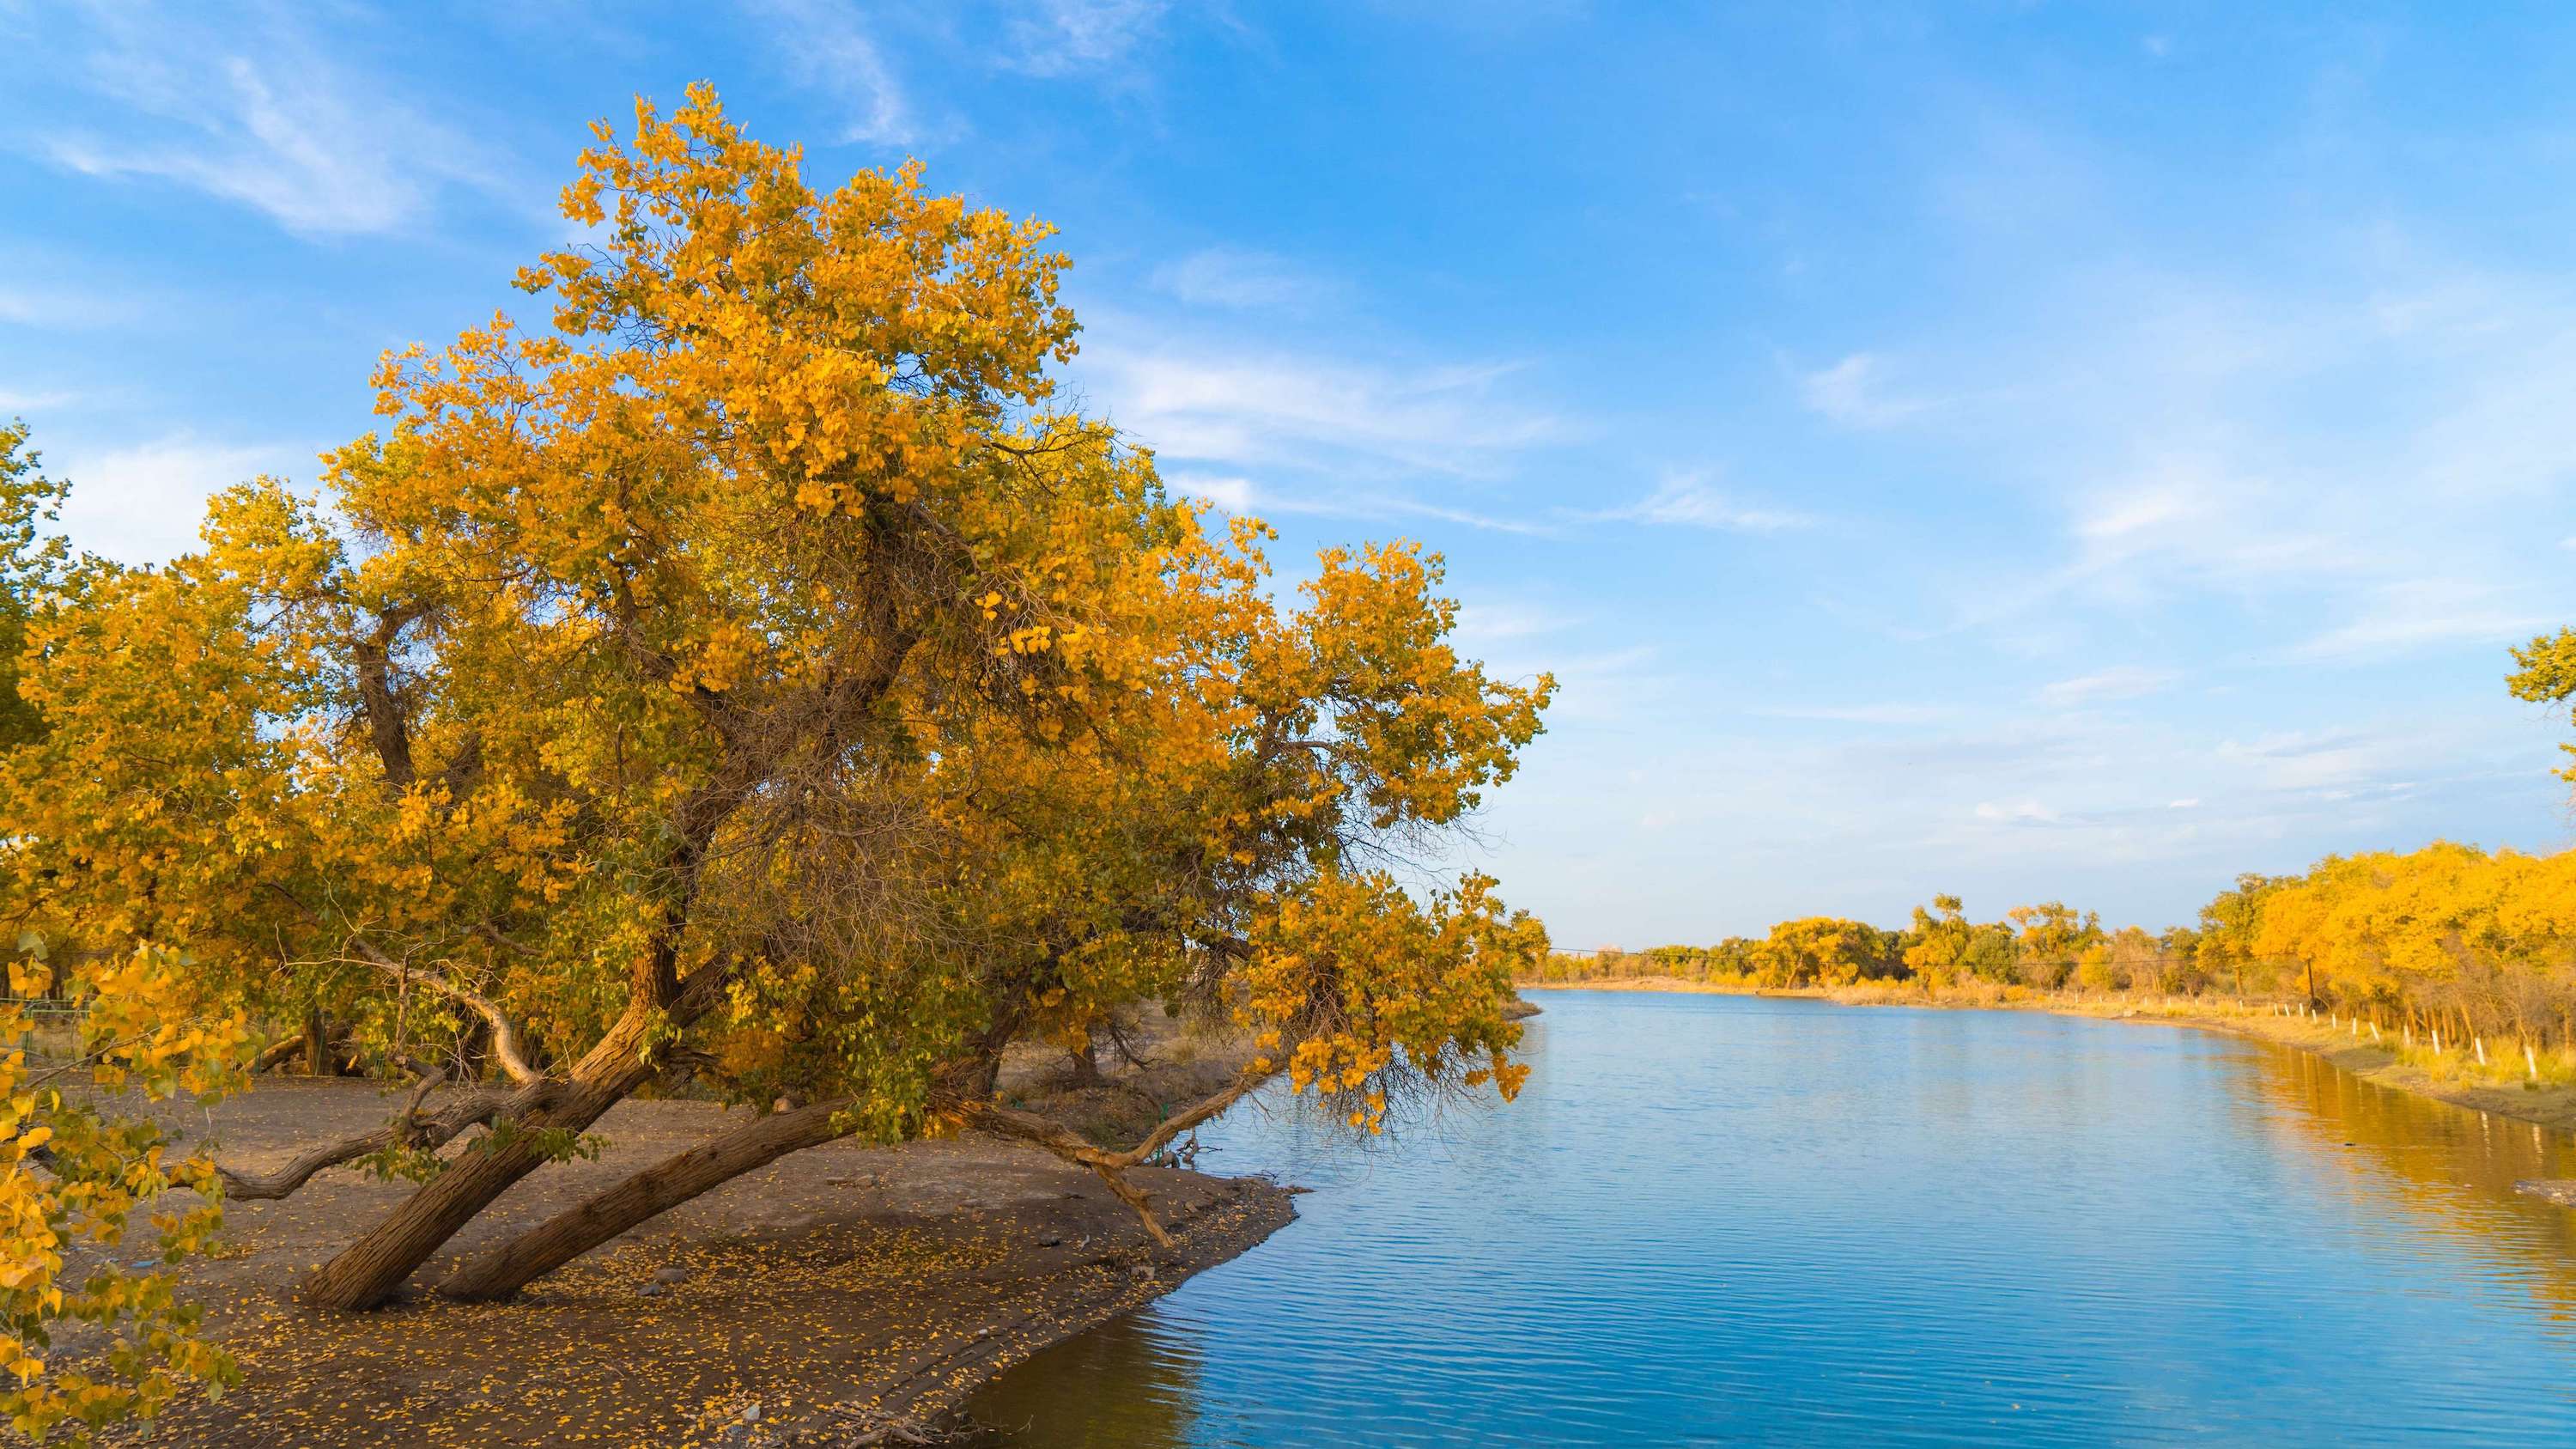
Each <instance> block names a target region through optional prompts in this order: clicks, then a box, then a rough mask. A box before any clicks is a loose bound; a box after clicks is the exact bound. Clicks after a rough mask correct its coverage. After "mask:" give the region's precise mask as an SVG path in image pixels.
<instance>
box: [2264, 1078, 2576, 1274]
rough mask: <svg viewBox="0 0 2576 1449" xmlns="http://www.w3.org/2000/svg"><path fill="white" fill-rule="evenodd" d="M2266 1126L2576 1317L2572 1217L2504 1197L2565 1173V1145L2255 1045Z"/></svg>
mask: <svg viewBox="0 0 2576 1449" xmlns="http://www.w3.org/2000/svg"><path fill="white" fill-rule="evenodd" d="M2254 1046H2255V1059H2256V1063H2257V1066H2256V1070H2255V1072H2254V1074H2253V1080H2254V1082H2255V1084H2256V1087H2257V1090H2258V1092H2259V1093H2260V1095H2261V1098H2262V1100H2263V1102H2264V1104H2265V1105H2266V1106H2269V1107H2273V1108H2276V1109H2284V1110H2276V1111H2274V1112H2272V1113H2271V1114H2269V1115H2270V1117H2271V1119H2272V1121H2274V1122H2275V1123H2278V1124H2281V1125H2284V1126H2286V1127H2287V1128H2288V1129H2289V1130H2290V1131H2291V1132H2293V1133H2294V1134H2295V1135H2296V1137H2297V1138H2298V1140H2299V1141H2300V1144H2301V1145H2302V1146H2303V1147H2308V1148H2310V1149H2313V1155H2314V1156H2315V1157H2317V1158H2319V1159H2321V1160H2324V1161H2330V1162H2333V1163H2336V1164H2338V1165H2340V1166H2342V1167H2343V1168H2345V1169H2346V1170H2347V1171H2348V1172H2350V1173H2352V1174H2353V1175H2354V1177H2355V1178H2356V1179H2357V1180H2358V1181H2359V1185H2361V1186H2363V1187H2364V1188H2366V1189H2368V1190H2369V1191H2370V1196H2371V1197H2372V1199H2373V1200H2374V1201H2378V1202H2386V1203H2393V1204H2395V1205H2397V1206H2399V1207H2402V1208H2404V1209H2405V1210H2406V1211H2407V1213H2408V1215H2409V1217H2410V1218H2412V1219H2413V1220H2415V1221H2417V1222H2420V1223H2423V1224H2425V1225H2427V1226H2429V1227H2431V1228H2433V1229H2434V1230H2436V1231H2439V1232H2440V1233H2442V1234H2443V1235H2444V1236H2445V1237H2446V1238H2449V1239H2451V1240H2453V1241H2455V1242H2459V1243H2461V1244H2463V1245H2465V1246H2467V1247H2468V1248H2470V1249H2471V1250H2472V1251H2473V1252H2475V1253H2476V1254H2478V1256H2480V1257H2481V1258H2484V1259H2486V1260H2488V1261H2490V1262H2493V1263H2495V1264H2497V1265H2498V1267H2499V1268H2500V1269H2502V1270H2503V1272H2504V1274H2505V1276H2507V1277H2509V1278H2511V1279H2512V1280H2513V1281H2515V1282H2517V1283H2521V1284H2523V1285H2525V1286H2526V1287H2528V1288H2529V1289H2530V1290H2531V1292H2532V1293H2533V1294H2534V1295H2535V1296H2536V1297H2538V1298H2539V1299H2540V1300H2541V1302H2542V1303H2543V1304H2544V1305H2545V1306H2546V1307H2547V1308H2548V1309H2549V1310H2550V1316H2551V1317H2552V1318H2553V1319H2556V1320H2558V1321H2560V1322H2570V1321H2576V1212H2571V1211H2569V1210H2568V1209H2566V1208H2563V1207H2558V1206H2556V1205H2554V1204H2551V1203H2547V1202H2543V1201H2541V1200H2540V1199H2538V1198H2533V1197H2528V1196H2525V1195H2523V1194H2521V1193H2517V1192H2515V1191H2514V1190H2513V1185H2514V1184H2515V1183H2516V1182H2519V1181H2523V1180H2525V1179H2529V1178H2535V1177H2564V1176H2571V1175H2576V1141H2571V1140H2570V1139H2569V1138H2568V1137H2567V1136H2565V1135H2564V1134H2561V1133H2553V1132H2550V1131H2548V1130H2547V1129H2545V1128H2542V1127H2540V1126H2538V1125H2536V1124H2534V1123H2530V1122H2517V1121H2514V1120H2513V1119H2511V1118H2507V1117H2498V1116H2495V1115H2494V1114H2492V1113H2487V1112H2478V1111H2474V1110H2471V1109H2469V1108H2466V1107H2455V1106H2453V1105H2451V1104H2450V1103H2448V1102H2437V1101H2434V1100H2433V1099H2431V1098H2429V1097H2420V1096H2417V1095H2415V1094H2414V1093H2412V1092H2401V1091H2396V1090H2394V1089H2392V1088H2388V1087H2383V1086H2380V1085H2379V1084H2377V1083H2375V1082H2370V1081H2366V1080H2364V1079H2362V1078H2360V1077H2357V1076H2355V1075H2353V1074H2352V1073H2350V1072H2347V1071H2344V1070H2343V1069H2342V1068H2340V1067H2337V1066H2334V1065H2333V1064H2332V1063H2330V1062H2328V1061H2326V1060H2325V1059H2324V1058H2322V1057H2319V1056H2317V1055H2315V1054H2314V1053H2311V1052H2304V1051H2298V1050H2294V1049H2292V1048H2289V1047H2282V1046H2275V1045H2272V1044H2270V1043H2255V1044H2254Z"/></svg>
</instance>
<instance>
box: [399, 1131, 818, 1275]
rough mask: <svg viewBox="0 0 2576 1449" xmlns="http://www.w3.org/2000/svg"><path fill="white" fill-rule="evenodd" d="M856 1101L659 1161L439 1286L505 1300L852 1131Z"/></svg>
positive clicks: (471, 1262)
mask: <svg viewBox="0 0 2576 1449" xmlns="http://www.w3.org/2000/svg"><path fill="white" fill-rule="evenodd" d="M849 1105H850V1099H849V1098H847V1097H841V1098H836V1099H834V1100H831V1101H828V1102H816V1103H814V1104H813V1105H811V1106H807V1107H798V1108H795V1109H794V1110H792V1111H786V1112H778V1113H773V1114H772V1115H770V1116H766V1117H761V1118H758V1119H756V1120H754V1121H752V1122H749V1123H746V1124H744V1125H743V1126H741V1127H739V1128H737V1129H735V1130H734V1131H732V1132H728V1133H726V1134H725V1135H724V1136H722V1137H719V1138H717V1139H716V1140H715V1141H713V1142H710V1143H707V1144H706V1145H704V1146H702V1147H695V1148H692V1149H690V1150H689V1151H687V1152H683V1153H681V1154H679V1155H678V1156H676V1157H671V1158H667V1159H665V1160H663V1161H661V1162H658V1163H655V1164H654V1165H653V1166H651V1167H648V1168H645V1169H644V1170H642V1171H641V1172H638V1173H636V1174H634V1175H633V1176H631V1177H629V1178H627V1179H626V1180H625V1181H624V1182H621V1183H619V1184H618V1185H617V1186H615V1187H612V1188H610V1189H608V1190H607V1191H606V1192H603V1193H600V1194H599V1195H598V1196H596V1197H593V1198H592V1199H590V1200H589V1201H588V1202H585V1203H582V1204H581V1205H580V1206H578V1207H574V1208H572V1209H570V1210H568V1211H565V1212H561V1213H557V1214H556V1215H555V1216H553V1217H552V1218H549V1219H547V1220H546V1221H545V1222H544V1223H542V1224H540V1225H538V1226H537V1227H534V1228H531V1229H529V1230H528V1231H527V1232H524V1233H522V1234H520V1235H519V1236H518V1237H516V1238H513V1239H511V1240H510V1241H509V1242H507V1243H504V1244H502V1245H501V1246H499V1247H497V1248H492V1249H488V1250H486V1251H484V1252H481V1253H477V1254H475V1255H474V1256H473V1257H471V1258H468V1259H466V1260H465V1261H464V1262H463V1263H461V1264H459V1265H458V1266H457V1269H456V1271H455V1272H454V1273H452V1274H450V1275H449V1276H448V1278H447V1280H446V1281H445V1282H443V1283H441V1284H439V1285H438V1291H439V1292H440V1293H441V1294H443V1295H445V1296H447V1297H449V1298H462V1299H465V1300H468V1301H470V1302H483V1301H487V1300H490V1299H494V1298H506V1297H508V1296H509V1295H510V1294H513V1293H516V1292H517V1291H519V1290H520V1289H521V1288H523V1287H526V1286H527V1285H528V1284H530V1283H532V1282H535V1281H536V1280H537V1279H539V1278H542V1277H544V1276H545V1275H546V1274H548V1273H551V1272H553V1271H554V1270H555V1269H557V1268H560V1267H562V1266H563V1265H564V1264H566V1263H569V1262H571V1261H572V1260H573V1259H575V1258H578V1257H580V1256H581V1255H582V1254H584V1253H587V1252H589V1251H590V1250H591V1249H593V1248H596V1247H598V1246H599V1245H600V1244H602V1243H605V1242H607V1241H608V1240H610V1239H611V1238H614V1237H616V1236H618V1235H619V1234H620V1233H623V1232H625V1231H626V1230H627V1229H629V1228H632V1227H634V1226H635V1225H636V1224H638V1223H642V1222H646V1221H649V1220H650V1219H652V1218H654V1217H655V1216H657V1215H659V1214H661V1213H665V1212H668V1211H670V1210H671V1209H672V1208H675V1207H678V1206H679V1205H680V1204H682V1203H684V1202H687V1201H688V1200H689V1199H691V1198H693V1197H696V1196H698V1195H699V1194H700V1193H703V1192H707V1191H710V1190H712V1189H714V1188H718V1187H722V1186H723V1185H724V1184H726V1183H728V1182H731V1181H732V1180H733V1179H735V1178H737V1177H740V1176H742V1175H743V1174H744V1173H746V1172H753V1171H756V1170H758V1169H760V1168H763V1167H766V1166H768V1165H769V1164H770V1163H772V1162H775V1161H777V1160H778V1159H779V1158H781V1157H784V1156H786V1155H787V1154H789V1153H791V1152H802V1151H804V1150H805V1149H806V1148H808V1147H820V1146H821V1145H823V1144H824V1143H826V1142H830V1141H833V1140H834V1139H836V1138H840V1137H844V1136H847V1135H848V1132H849V1129H848V1127H847V1126H846V1125H836V1124H835V1123H834V1121H833V1119H834V1118H835V1117H836V1116H838V1115H839V1114H840V1113H841V1112H842V1111H843V1110H845V1109H846V1108H848V1106H849Z"/></svg>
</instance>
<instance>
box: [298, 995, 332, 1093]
mask: <svg viewBox="0 0 2576 1449" xmlns="http://www.w3.org/2000/svg"><path fill="white" fill-rule="evenodd" d="M334 1070H335V1068H334V1067H333V1066H332V1063H331V1033H330V1031H329V1029H328V1028H326V1027H325V1026H324V1025H323V1024H322V1008H320V1007H318V1006H317V1007H314V1008H313V1009H312V1010H310V1011H307V1012H306V1013H304V1075H306V1076H308V1077H321V1076H329V1075H331V1074H332V1073H333V1071H334Z"/></svg>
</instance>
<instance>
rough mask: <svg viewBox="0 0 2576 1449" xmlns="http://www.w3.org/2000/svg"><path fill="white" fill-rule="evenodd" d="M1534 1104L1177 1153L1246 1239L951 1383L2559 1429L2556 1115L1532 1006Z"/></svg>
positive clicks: (1983, 1439)
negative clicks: (1201, 1175) (1268, 1189)
mask: <svg viewBox="0 0 2576 1449" xmlns="http://www.w3.org/2000/svg"><path fill="white" fill-rule="evenodd" d="M1533 999H1535V1000H1537V1001H1539V1002H1540V1003H1541V1004H1542V1005H1543V1006H1544V1008H1545V1014H1544V1015H1542V1016H1540V1017H1537V1018H1536V1019H1534V1020H1532V1021H1531V1022H1530V1023H1529V1026H1530V1032H1529V1039H1528V1042H1527V1051H1528V1058H1529V1061H1530V1063H1531V1065H1532V1067H1533V1068H1534V1071H1533V1073H1532V1075H1531V1078H1530V1081H1529V1084H1528V1086H1527V1088H1526V1089H1525V1090H1524V1091H1523V1092H1522V1094H1521V1098H1520V1100H1519V1101H1518V1102H1516V1103H1514V1104H1512V1105H1510V1106H1507V1107H1483V1106H1475V1107H1460V1106H1451V1107H1448V1108H1445V1109H1443V1110H1442V1111H1440V1112H1439V1113H1437V1114H1436V1115H1429V1116H1424V1117H1420V1118H1417V1119H1416V1120H1412V1121H1409V1122H1406V1123H1404V1124H1403V1125H1402V1128H1401V1130H1400V1131H1399V1132H1398V1133H1397V1134H1395V1135H1394V1136H1393V1137H1391V1138H1390V1139H1388V1140H1385V1141H1382V1142H1376V1143H1369V1144H1355V1143H1353V1142H1352V1141H1351V1140H1350V1137H1349V1136H1348V1135H1347V1134H1345V1133H1336V1132H1332V1131H1328V1130H1325V1129H1323V1128H1322V1127H1320V1126H1319V1125H1317V1124H1315V1123H1314V1122H1312V1121H1311V1119H1309V1118H1307V1117H1304V1116H1300V1115H1297V1114H1292V1113H1282V1112H1278V1111H1276V1110H1273V1111H1266V1112H1265V1111H1239V1112H1238V1113H1237V1114H1236V1115H1235V1116H1234V1117H1233V1118H1231V1119H1229V1120H1228V1121H1226V1122H1224V1123H1221V1124H1219V1125H1218V1126H1217V1127H1215V1128H1213V1129H1210V1130H1208V1131H1205V1132H1203V1133H1202V1141H1203V1142H1204V1143H1205V1145H1206V1148H1207V1151H1206V1152H1205V1153H1204V1155H1203V1156H1202V1157H1201V1159H1200V1166H1201V1167H1202V1168H1204V1169H1208V1170H1213V1171H1218V1172H1236V1173H1240V1172H1256V1171H1257V1172H1266V1173H1270V1174H1274V1175H1275V1176H1277V1177H1278V1178H1280V1179H1281V1180H1282V1181H1285V1182H1289V1183H1292V1184H1296V1185H1301V1186H1305V1187H1309V1188H1312V1189H1313V1191H1312V1192H1311V1193H1310V1194H1308V1195H1305V1196H1301V1197H1299V1198H1298V1199H1297V1202H1298V1208H1299V1219H1298V1221H1297V1222H1295V1223H1293V1224H1291V1225H1290V1226H1288V1227H1286V1228H1284V1229H1282V1230H1281V1231H1280V1232H1279V1233H1278V1234H1277V1235H1276V1236H1275V1237H1273V1238H1271V1239H1270V1240H1269V1241H1268V1242H1267V1243H1264V1244H1262V1245H1261V1246H1260V1247H1257V1248H1255V1249H1253V1250H1252V1251H1251V1252H1249V1253H1247V1254H1245V1255H1244V1256H1243V1257H1241V1258H1239V1259H1236V1260H1235V1261H1233V1262H1231V1263H1228V1264H1225V1265H1223V1266H1221V1267H1218V1268H1215V1269H1213V1270H1211V1271H1209V1272H1207V1273H1204V1274H1202V1275H1200V1276H1199V1277H1197V1278H1195V1279H1193V1280H1191V1281H1190V1282H1189V1283H1187V1284H1185V1285H1184V1286H1183V1287H1181V1288H1180V1289H1179V1290H1178V1291H1176V1292H1174V1293H1173V1294H1171V1295H1170V1296H1168V1297H1166V1298H1164V1299H1162V1300H1161V1301H1159V1302H1157V1303H1155V1304H1153V1305H1152V1306H1151V1307H1149V1308H1147V1309H1144V1310H1142V1311H1140V1312H1138V1313H1135V1314H1132V1315H1129V1316H1127V1317H1125V1318H1122V1319H1119V1320H1116V1321H1114V1322H1112V1323H1110V1324H1108V1325H1106V1326H1104V1327H1103V1328H1101V1329H1099V1330H1096V1331H1094V1332H1092V1333H1090V1334H1087V1335H1084V1336H1082V1337H1080V1338H1076V1339H1073V1340H1070V1341H1068V1342H1066V1343H1064V1344H1061V1345H1058V1346H1057V1347H1055V1348H1053V1349H1050V1350H1047V1351H1046V1352H1044V1353H1042V1354H1040V1355H1039V1356H1037V1357H1036V1358H1034V1359H1031V1360H1030V1361H1029V1362H1028V1363H1026V1364H1024V1365H1022V1366H1021V1367H1019V1368H1018V1369H1016V1370H1014V1371H1013V1372H1012V1373H1010V1374H1009V1375H1006V1376H1005V1377H1004V1378H1003V1379H1001V1380H1000V1381H998V1382H997V1383H996V1384H994V1385H993V1386H991V1387H990V1388H989V1389H987V1390H986V1392H985V1393H984V1394H983V1395H982V1396H981V1397H980V1398H979V1399H978V1400H977V1401H976V1404H975V1406H974V1411H975V1413H976V1415H977V1417H978V1418H979V1419H981V1420H982V1421H983V1422H985V1423H988V1424H993V1425H999V1426H1006V1428H1007V1430H1008V1432H1007V1435H1006V1438H1005V1439H1004V1442H1006V1443H1008V1444H1010V1445H1012V1446H1014V1449H1076V1446H1099V1449H1113V1446H1114V1449H1180V1446H1192V1449H1196V1446H1259V1449H1274V1446H1275V1449H1290V1446H1319V1445H1370V1446H1376V1445H1415V1444H1420V1445H1495V1444H1546V1445H1554V1444H1569V1445H1570V1444H1739V1443H1851V1444H1903V1443H1926V1444H1962V1443H2010V1444H2103V1443H2136V1444H2167V1443H2182V1442H2190V1443H2217V1444H2282V1443H2298V1444H2373V1443H2431V1442H2442V1443H2495V1444H2571V1445H2576V1210H2570V1209H2567V1208H2561V1207H2556V1206H2552V1205H2550V1204H2547V1203H2545V1202H2542V1201H2539V1200H2537V1199H2534V1198H2531V1197H2527V1196H2523V1195H2519V1194H2516V1193H2515V1192H2514V1191H2513V1190H2512V1184H2513V1183H2514V1181H2516V1180H2517V1179H2522V1178H2533V1177H2548V1176H2560V1177H2567V1176H2576V1139H2570V1138H2569V1137H2567V1136H2565V1135H2564V1134H2557V1133H2551V1132H2545V1131H2543V1130H2542V1129H2540V1128H2537V1127H2534V1126H2531V1125H2529V1124H2527V1123H2521V1122H2516V1121H2513V1120H2510V1119H2507V1118H2502V1117H2492V1116H2488V1115H2486V1114H2483V1113H2478V1112H2473V1111H2467V1110H2464V1109H2460V1108H2456V1107H2451V1106H2447V1105H2444V1104H2442V1103H2438V1102H2433V1101H2429V1100H2426V1099H2423V1098H2419V1097H2414V1096H2410V1095H2406V1094H2403V1093H2397V1092H2391V1091H2388V1090H2385V1089H2382V1088H2379V1087H2376V1086H2373V1085H2372V1084H2370V1083H2368V1082H2365V1081H2362V1080H2360V1079H2359V1078H2356V1077H2353V1076H2351V1075H2350V1074H2348V1073H2344V1072H2341V1071H2339V1070H2337V1069H2335V1068H2334V1067H2332V1066H2330V1065H2328V1064H2327V1063H2325V1062H2323V1061H2322V1060H2320V1059H2318V1058H2316V1057H2313V1056H2310V1055H2307V1054H2304V1053H2300V1052H2294V1051H2290V1050H2286V1049H2283V1048H2277V1047H2272V1046H2268V1045H2263V1044H2258V1043H2253V1042H2248V1041H2242V1040H2237V1039H2234V1038H2231V1037H2226V1036H2220V1035H2214V1034H2210V1033H2205V1032H2198V1031H2192V1030H2186V1029H2179V1028H2171V1027H2165V1026H2151V1025H2139V1024H2129V1023H2120V1022H2107V1021H2092V1020H2077V1019H2069V1018H2063V1017H2055V1016H2047V1015H2041V1014H2037V1013H2022V1012H1982V1011H1934V1010H1910V1009H1900V1008H1886V1007H1865V1008H1849V1007H1836V1006H1831V1005H1827V1004H1824V1003H1819V1002H1813V1001H1805V1000H1786V999H1771V998H1748V997H1725V996H1681V995H1648V994H1625V993H1610V992H1563V991H1559V992H1546V993H1535V994H1534V998H1533Z"/></svg>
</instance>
